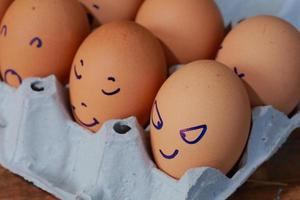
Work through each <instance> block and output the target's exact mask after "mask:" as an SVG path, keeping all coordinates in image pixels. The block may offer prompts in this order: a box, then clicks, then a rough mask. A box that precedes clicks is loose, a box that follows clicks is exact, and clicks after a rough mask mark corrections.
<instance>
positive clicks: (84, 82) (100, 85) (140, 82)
mask: <svg viewBox="0 0 300 200" xmlns="http://www.w3.org/2000/svg"><path fill="white" fill-rule="evenodd" d="M166 76H167V66H166V61H165V56H164V52H163V49H162V47H161V44H160V43H159V41H158V40H157V39H156V38H155V37H154V36H153V35H152V34H151V33H150V32H149V31H148V30H146V29H145V28H143V27H142V26H140V25H138V24H136V23H134V22H129V21H115V22H111V23H108V24H105V25H103V26H101V27H100V28H98V29H96V30H95V31H94V32H93V33H92V34H91V35H90V36H89V37H87V39H86V40H85V41H84V42H83V44H82V45H81V46H80V48H79V50H78V52H77V54H76V56H75V59H74V62H73V68H72V70H71V75H70V98H71V104H72V111H73V115H74V118H75V120H76V121H77V122H78V124H80V125H81V126H83V127H84V128H86V129H89V130H90V131H92V132H97V131H98V130H99V129H100V128H101V126H102V124H103V123H104V122H106V121H107V120H110V119H123V118H127V117H130V116H135V117H137V119H138V121H139V123H140V124H141V125H143V126H145V125H146V124H147V123H148V122H149V117H150V112H151V107H152V102H153V100H154V97H155V95H156V93H157V91H158V89H159V88H160V86H161V85H162V83H163V82H164V80H165V79H166Z"/></svg>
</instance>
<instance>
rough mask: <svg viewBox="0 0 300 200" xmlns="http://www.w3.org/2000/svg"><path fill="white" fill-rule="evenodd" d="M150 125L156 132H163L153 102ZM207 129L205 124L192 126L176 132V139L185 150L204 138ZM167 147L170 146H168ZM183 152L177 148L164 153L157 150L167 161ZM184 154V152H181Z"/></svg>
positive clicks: (162, 124)
mask: <svg viewBox="0 0 300 200" xmlns="http://www.w3.org/2000/svg"><path fill="white" fill-rule="evenodd" d="M153 115H156V116H157V118H158V119H157V120H156V121H155V120H154V118H153ZM151 123H152V125H153V127H154V128H155V129H156V130H158V131H163V127H164V121H163V118H162V115H161V113H160V111H159V107H158V103H157V101H155V102H154V105H153V111H152V116H151ZM207 130H208V127H207V125H206V124H200V125H196V126H192V127H189V128H183V129H179V130H178V138H180V139H181V141H182V142H183V143H184V145H185V146H186V147H185V148H188V145H196V144H198V143H199V142H200V141H201V139H202V138H203V137H204V136H205V134H206V133H207ZM195 132H196V133H197V136H196V137H195V138H193V139H190V138H189V133H195ZM157 134H167V133H163V132H158V133H157ZM168 146H171V145H170V144H169V145H168ZM182 151H183V150H181V149H178V148H177V147H174V150H173V152H168V153H166V152H165V151H164V150H163V149H162V148H160V149H159V153H160V155H161V156H162V157H163V158H164V159H167V160H171V159H175V158H176V157H177V156H178V155H179V154H180V153H181V152H182ZM183 153H185V152H183Z"/></svg>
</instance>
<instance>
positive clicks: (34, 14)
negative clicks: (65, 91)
mask: <svg viewBox="0 0 300 200" xmlns="http://www.w3.org/2000/svg"><path fill="white" fill-rule="evenodd" d="M0 28H1V35H0V66H1V73H2V76H3V79H4V80H5V81H6V82H7V83H8V84H9V85H11V86H15V87H17V86H19V85H20V84H21V83H22V81H23V80H24V79H25V78H28V77H45V76H48V75H51V74H54V75H56V77H57V78H58V80H60V81H61V82H62V83H67V82H68V77H69V73H70V69H71V65H72V61H73V58H74V55H75V53H76V51H77V49H78V47H79V45H80V44H81V42H82V41H83V40H84V38H85V37H86V36H87V35H88V34H89V24H88V19H87V17H86V14H85V11H84V9H83V7H82V6H81V5H80V3H79V2H77V1H74V0H64V1H61V0H43V1H40V0H15V1H14V2H13V3H12V4H11V6H10V7H9V9H8V10H7V12H6V14H5V16H4V18H3V20H2V24H1V27H0Z"/></svg>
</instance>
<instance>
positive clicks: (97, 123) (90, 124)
mask: <svg viewBox="0 0 300 200" xmlns="http://www.w3.org/2000/svg"><path fill="white" fill-rule="evenodd" d="M75 109H76V108H75V106H72V110H73V114H74V117H75V119H76V120H77V121H78V122H79V123H80V124H82V125H84V126H85V127H89V128H90V127H94V126H97V125H99V124H100V122H99V121H98V120H97V119H96V118H93V121H92V122H90V123H86V122H83V121H81V120H80V119H79V117H78V116H77V114H76V112H75Z"/></svg>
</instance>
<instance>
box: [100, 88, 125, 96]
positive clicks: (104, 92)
mask: <svg viewBox="0 0 300 200" xmlns="http://www.w3.org/2000/svg"><path fill="white" fill-rule="evenodd" d="M101 91H102V93H103V94H105V95H106V96H112V95H115V94H118V93H119V92H120V91H121V89H120V88H118V89H116V90H115V91H112V92H106V91H105V90H103V89H102V90H101Z"/></svg>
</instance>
